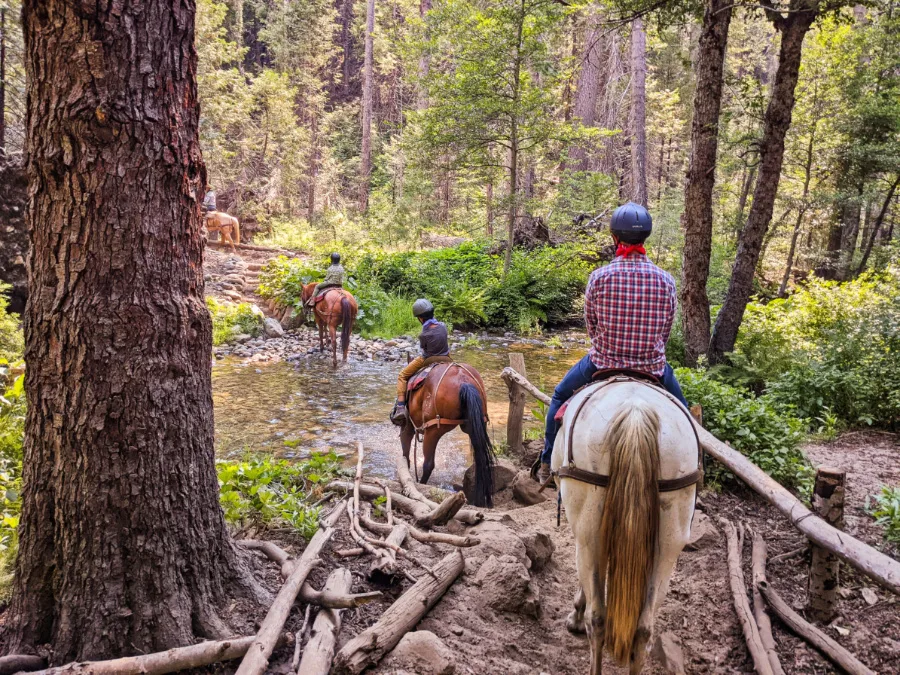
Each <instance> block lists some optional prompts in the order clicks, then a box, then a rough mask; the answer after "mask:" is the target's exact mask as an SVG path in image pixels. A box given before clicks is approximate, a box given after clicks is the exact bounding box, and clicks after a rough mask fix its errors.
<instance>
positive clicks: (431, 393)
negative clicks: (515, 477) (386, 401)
mask: <svg viewBox="0 0 900 675" xmlns="http://www.w3.org/2000/svg"><path fill="white" fill-rule="evenodd" d="M407 405H408V410H409V419H408V420H407V422H406V425H405V426H404V427H403V429H402V430H401V431H400V442H401V443H402V444H403V457H404V458H405V459H406V463H407V464H409V449H410V445H411V444H412V441H413V439H414V438H415V436H416V433H418V432H421V433H422V453H423V455H424V456H425V463H424V466H423V467H422V483H427V482H428V479H429V478H430V477H431V472H432V471H433V470H434V454H435V450H436V449H437V444H438V441H439V440H440V439H441V437H442V436H443V435H444V434H446V433H447V432H448V431H450V430H451V429H453V428H454V427H457V426H458V427H460V428H461V429H462V430H463V431H464V432H465V433H466V434H468V436H469V439H470V440H471V442H472V454H473V455H474V459H475V495H474V496H473V499H472V502H473V504H474V505H475V506H493V494H494V446H493V444H492V443H491V439H490V437H489V436H488V432H487V396H486V395H485V390H484V382H483V381H482V379H481V375H479V373H478V371H477V370H475V369H474V368H472V367H471V366H468V365H464V364H461V363H438V364H437V365H436V366H435V367H434V368H432V370H431V372H430V373H428V376H427V377H426V378H425V382H424V384H422V386H421V387H420V388H419V389H417V390H416V391H414V392H412V393H411V395H409V396H407Z"/></svg>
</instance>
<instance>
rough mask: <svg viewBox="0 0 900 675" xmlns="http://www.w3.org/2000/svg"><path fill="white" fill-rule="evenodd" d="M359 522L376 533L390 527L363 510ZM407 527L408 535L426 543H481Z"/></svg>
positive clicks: (389, 529)
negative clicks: (373, 518)
mask: <svg viewBox="0 0 900 675" xmlns="http://www.w3.org/2000/svg"><path fill="white" fill-rule="evenodd" d="M359 519H360V522H361V523H362V524H363V527H365V528H366V529H367V530H371V531H372V532H375V533H376V534H384V535H387V534H390V533H391V528H390V527H389V526H388V525H386V524H384V523H379V522H376V521H374V520H372V519H371V518H369V517H368V516H367V515H366V513H365V511H364V512H363V513H361V514H360V516H359ZM407 527H408V528H409V536H410V537H412V538H413V539H415V540H416V541H421V542H423V543H426V544H450V545H451V546H460V547H462V548H467V547H469V546H478V544H480V543H481V540H480V539H478V538H477V537H460V536H457V535H455V534H447V533H445V532H431V531H427V530H420V529H418V528H416V527H413V526H412V525H407Z"/></svg>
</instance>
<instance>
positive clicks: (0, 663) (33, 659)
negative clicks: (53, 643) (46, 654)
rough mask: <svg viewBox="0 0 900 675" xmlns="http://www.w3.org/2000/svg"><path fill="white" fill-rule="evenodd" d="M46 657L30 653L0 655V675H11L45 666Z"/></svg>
mask: <svg viewBox="0 0 900 675" xmlns="http://www.w3.org/2000/svg"><path fill="white" fill-rule="evenodd" d="M46 665H47V661H46V659H43V658H41V657H40V656H32V655H31V654H9V655H8V656H0V675H13V673H25V672H28V671H31V670H40V669H41V668H44V667H46Z"/></svg>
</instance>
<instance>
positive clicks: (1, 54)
mask: <svg viewBox="0 0 900 675" xmlns="http://www.w3.org/2000/svg"><path fill="white" fill-rule="evenodd" d="M5 154H6V10H5V9H0V157H2V156H3V155H5Z"/></svg>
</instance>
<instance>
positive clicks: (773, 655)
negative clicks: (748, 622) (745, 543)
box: [750, 530, 784, 675]
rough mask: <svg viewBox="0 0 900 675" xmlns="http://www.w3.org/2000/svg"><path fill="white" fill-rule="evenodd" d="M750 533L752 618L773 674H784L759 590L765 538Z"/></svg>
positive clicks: (763, 570) (763, 573) (752, 531)
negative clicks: (751, 542) (751, 545)
mask: <svg viewBox="0 0 900 675" xmlns="http://www.w3.org/2000/svg"><path fill="white" fill-rule="evenodd" d="M751 535H752V537H753V548H752V553H751V556H750V560H751V569H752V571H753V577H752V578H753V618H754V619H755V620H756V627H757V628H758V629H759V638H760V640H762V643H763V647H764V648H765V650H766V656H767V657H768V659H769V665H770V666H772V672H773V673H774V674H775V675H784V669H783V668H782V667H781V661H779V660H778V650H777V649H776V647H775V638H774V637H773V636H772V622H771V621H770V620H769V615H768V614H766V608H765V606H764V605H763V599H762V594H760V592H759V583H760V582H765V580H766V540H765V539H763V536H762V535H761V534H760V533H759V532H757V531H756V530H751Z"/></svg>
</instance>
